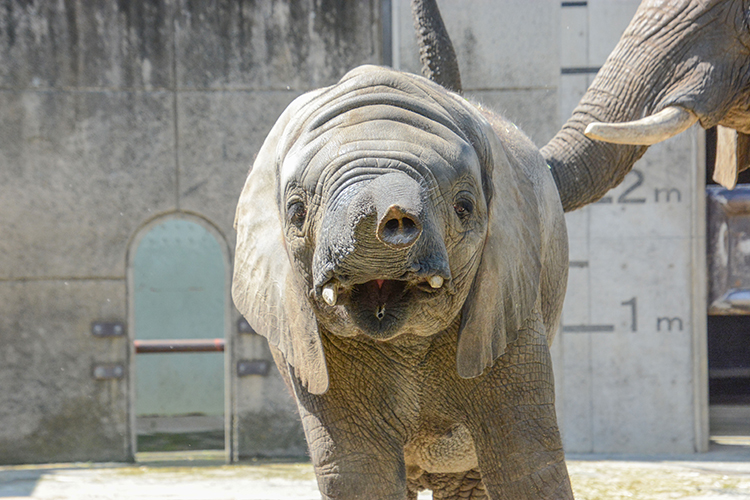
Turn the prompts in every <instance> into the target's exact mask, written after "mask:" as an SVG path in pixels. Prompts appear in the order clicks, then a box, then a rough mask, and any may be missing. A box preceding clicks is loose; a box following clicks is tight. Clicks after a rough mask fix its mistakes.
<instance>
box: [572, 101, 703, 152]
mask: <svg viewBox="0 0 750 500" xmlns="http://www.w3.org/2000/svg"><path fill="white" fill-rule="evenodd" d="M697 121H698V116H696V114H695V113H693V112H692V111H688V110H687V109H685V108H681V107H679V106H670V107H668V108H664V109H663V110H661V111H659V112H658V113H656V114H655V115H651V116H647V117H646V118H641V119H640V120H635V121H632V122H625V123H601V122H594V123H589V125H588V127H586V131H585V132H584V134H585V135H586V137H588V138H589V139H596V140H598V141H604V142H613V143H615V144H633V145H639V146H651V145H652V144H656V143H657V142H661V141H666V140H667V139H669V138H670V137H674V136H676V135H677V134H679V133H680V132H684V131H685V130H687V129H689V128H690V127H691V126H692V125H693V124H694V123H695V122H697Z"/></svg>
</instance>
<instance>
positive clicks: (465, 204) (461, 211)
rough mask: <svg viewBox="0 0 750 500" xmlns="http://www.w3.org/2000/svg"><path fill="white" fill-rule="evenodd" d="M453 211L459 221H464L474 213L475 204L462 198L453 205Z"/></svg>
mask: <svg viewBox="0 0 750 500" xmlns="http://www.w3.org/2000/svg"><path fill="white" fill-rule="evenodd" d="M453 210H454V211H455V212H456V215H458V218H459V219H461V220H464V219H466V218H467V217H469V216H470V215H471V213H472V212H473V211H474V204H473V203H472V202H471V201H470V200H467V199H465V198H461V199H458V200H456V202H455V203H454V204H453Z"/></svg>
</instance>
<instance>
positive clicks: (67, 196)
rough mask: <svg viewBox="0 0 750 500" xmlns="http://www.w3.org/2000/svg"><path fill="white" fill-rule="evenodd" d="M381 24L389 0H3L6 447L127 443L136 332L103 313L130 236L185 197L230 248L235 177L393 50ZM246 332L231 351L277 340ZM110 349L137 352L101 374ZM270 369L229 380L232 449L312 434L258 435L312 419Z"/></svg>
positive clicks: (258, 354) (124, 453) (8, 455)
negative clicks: (276, 126) (271, 141)
mask: <svg viewBox="0 0 750 500" xmlns="http://www.w3.org/2000/svg"><path fill="white" fill-rule="evenodd" d="M380 33H381V25H380V5H379V3H378V2H376V1H375V0H372V1H369V2H367V1H363V2H348V1H344V0H340V1H331V2H324V3H322V4H321V2H314V1H312V0H309V1H302V2H292V1H283V0H279V1H264V2H257V3H255V4H251V3H247V2H241V1H239V0H238V1H229V2H221V3H220V4H214V3H210V2H189V1H187V0H174V1H171V0H161V1H156V2H102V3H99V4H97V5H96V6H93V4H92V3H90V2H85V1H82V0H78V1H76V0H73V1H70V2H53V1H44V2H34V3H26V2H24V3H17V2H6V6H5V8H4V9H3V14H2V15H0V116H2V117H3V118H2V122H1V123H0V214H2V217H0V342H1V343H2V345H3V348H2V349H0V422H1V423H2V425H0V463H16V462H54V461H71V460H128V459H131V458H132V454H133V449H132V446H131V437H132V436H131V425H130V423H129V417H128V416H129V413H130V412H131V411H132V408H131V403H130V401H129V398H128V394H129V392H130V388H129V385H130V383H131V381H130V376H131V374H130V373H129V372H128V367H129V366H130V359H129V357H130V356H131V354H130V352H131V350H130V347H129V342H128V339H127V338H126V337H125V336H120V337H109V338H99V337H95V336H93V335H92V333H91V324H92V322H95V321H116V322H122V323H126V322H127V317H128V310H127V307H128V304H127V299H126V297H127V295H128V294H127V280H126V274H127V269H126V267H127V258H126V254H127V251H128V248H129V242H130V240H131V238H133V236H134V235H135V234H136V232H137V231H138V230H139V228H141V227H143V226H144V225H145V224H146V223H147V222H148V221H149V220H152V219H153V218H155V217H159V216H164V215H166V214H169V213H183V212H186V213H194V214H197V215H198V216H200V217H201V218H203V219H205V220H206V221H208V222H209V223H210V224H212V225H213V226H215V227H216V228H217V229H218V231H219V232H220V233H221V234H222V235H223V238H224V239H225V243H226V244H227V246H228V247H229V248H233V247H234V234H233V229H232V223H233V217H234V206H235V204H236V200H237V197H238V195H239V192H240V190H241V188H242V184H243V182H244V178H245V176H246V173H247V170H248V168H249V166H250V164H251V162H252V159H253V156H254V154H255V153H256V152H257V150H258V149H259V147H260V145H261V143H262V141H263V139H264V137H265V135H266V133H267V132H268V130H269V129H270V128H271V126H272V125H273V123H274V121H275V120H276V118H277V117H278V115H279V114H280V113H281V111H282V110H283V109H284V107H286V105H287V104H288V103H289V102H291V100H292V99H293V98H294V97H296V96H297V95H299V94H300V93H301V92H303V91H305V90H308V89H311V88H316V87H319V86H322V85H327V84H330V83H333V82H335V81H336V80H337V79H338V78H339V77H340V76H341V75H342V74H344V73H345V72H346V71H347V70H348V69H350V68H351V67H353V66H356V65H358V64H361V63H365V62H367V63H379V62H380V61H381V40H380V38H381V37H380ZM237 317H238V315H237V313H236V311H235V312H233V313H232V319H233V320H234V319H236V318H237ZM126 326H127V325H126ZM232 332H236V330H235V328H234V327H232ZM234 335H235V336H234V337H233V338H230V342H229V345H230V346H231V347H232V348H233V350H232V356H233V357H232V359H231V360H230V361H231V364H232V365H233V364H234V363H235V362H236V361H237V360H239V359H256V358H265V359H268V360H270V356H269V354H268V352H267V348H265V347H264V345H263V342H262V341H261V339H259V338H257V337H254V336H252V335H242V336H240V335H238V334H236V333H234ZM95 366H104V367H112V366H119V367H121V368H122V369H123V370H124V371H123V372H122V373H121V374H120V375H119V376H116V378H113V379H108V380H96V379H94V377H93V376H92V375H93V370H94V368H95ZM260 378H261V377H260V376H257V375H256V376H248V377H242V378H240V379H238V380H236V384H235V385H234V386H233V390H234V393H233V394H234V398H235V411H236V414H235V415H234V422H235V423H236V426H235V429H234V431H235V434H234V438H235V439H234V441H233V442H234V443H236V444H237V445H238V446H239V448H238V449H235V450H234V453H235V454H238V455H244V454H253V453H256V452H258V450H259V445H257V443H255V441H257V440H258V439H260V440H261V441H262V442H263V443H265V444H264V445H263V446H265V447H266V448H268V446H269V443H272V444H273V445H274V446H275V448H273V447H271V448H273V449H272V451H274V452H276V453H285V452H286V453H289V452H290V451H289V450H291V452H294V453H299V452H300V451H301V450H302V449H303V448H302V443H301V439H300V438H301V434H300V433H299V432H296V433H295V432H294V431H293V430H292V431H290V432H289V433H290V434H291V437H290V438H289V439H288V440H287V441H282V440H278V439H274V440H272V439H268V437H267V436H266V437H263V438H257V437H255V436H258V435H260V434H259V433H257V432H256V429H257V428H258V427H259V426H262V425H264V424H265V423H267V422H273V423H274V425H276V426H277V427H279V426H282V427H283V426H286V427H288V428H290V429H295V426H296V425H297V424H296V416H295V414H294V410H293V406H292V405H291V403H290V401H289V400H288V398H287V397H286V395H285V392H284V390H283V389H282V388H281V382H280V379H279V376H278V374H277V373H276V372H275V368H272V369H271V371H270V374H269V375H268V377H266V378H264V379H263V380H264V381H259V379H260ZM259 385H260V386H262V388H263V390H261V391H258V390H256V389H257V386H259ZM270 401H273V403H271V402H270ZM263 439H265V441H263ZM263 446H261V447H263Z"/></svg>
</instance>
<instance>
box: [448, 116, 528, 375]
mask: <svg viewBox="0 0 750 500" xmlns="http://www.w3.org/2000/svg"><path fill="white" fill-rule="evenodd" d="M511 127H513V126H512V125H511ZM506 132H507V133H509V134H510V135H511V137H507V138H504V139H506V140H507V141H509V142H511V143H514V141H518V139H519V137H515V136H516V135H518V136H520V138H521V139H522V140H521V142H520V144H521V148H520V151H518V150H516V151H513V150H512V149H511V148H509V149H507V150H506V149H505V148H504V147H503V145H502V144H501V142H500V140H499V139H498V137H497V135H496V134H495V133H493V132H491V131H490V132H488V133H487V134H486V137H487V140H488V142H489V143H490V144H489V150H490V152H491V154H490V155H488V156H489V158H487V159H486V160H485V161H484V167H483V168H485V169H487V170H486V172H484V182H485V183H486V185H485V193H486V194H485V195H486V196H487V197H488V198H489V202H488V207H487V208H488V225H487V236H486V239H485V242H484V248H483V251H482V256H481V262H480V264H479V268H478V270H477V273H476V276H475V278H474V284H473V287H472V289H471V292H470V293H469V296H468V297H467V299H466V302H465V303H464V307H463V310H462V316H461V326H460V329H459V337H458V352H457V355H456V364H457V368H458V374H459V375H460V376H461V377H463V378H471V377H476V376H479V375H481V374H482V372H483V371H484V370H485V368H487V367H488V366H491V365H492V364H493V363H494V362H495V360H496V359H497V358H498V357H500V356H501V355H502V354H503V353H504V352H505V349H506V345H507V344H508V343H510V342H513V341H514V340H516V339H517V337H518V331H519V330H520V329H521V328H523V326H524V323H525V322H526V320H527V319H528V318H529V317H530V316H531V315H532V313H533V309H534V306H535V304H536V301H537V297H538V295H539V281H540V274H541V225H540V219H539V207H538V203H537V197H536V195H535V192H534V186H533V184H532V182H531V179H530V178H529V177H528V175H527V174H526V171H525V169H526V168H528V166H529V165H530V163H527V162H528V161H529V160H530V158H528V156H530V154H533V151H534V150H533V149H532V150H531V151H526V147H525V146H526V144H527V142H529V141H528V139H526V138H525V136H523V134H521V133H520V132H519V131H518V130H517V129H515V128H513V130H506ZM515 143H516V144H518V143H517V142H515ZM529 145H530V143H529ZM531 147H532V148H533V146H531ZM506 153H507V154H506ZM540 159H541V157H540ZM487 184H488V185H487Z"/></svg>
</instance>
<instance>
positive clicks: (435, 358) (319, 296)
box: [232, 66, 572, 500]
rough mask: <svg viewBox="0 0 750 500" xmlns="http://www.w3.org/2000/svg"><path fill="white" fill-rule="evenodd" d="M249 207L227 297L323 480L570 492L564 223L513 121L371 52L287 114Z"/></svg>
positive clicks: (373, 488) (258, 169) (344, 485)
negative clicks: (372, 57)
mask: <svg viewBox="0 0 750 500" xmlns="http://www.w3.org/2000/svg"><path fill="white" fill-rule="evenodd" d="M236 225H237V251H236V260H235V275H234V283H233V290H232V292H233V297H234V300H235V303H236V304H237V307H238V308H239V310H240V311H241V312H242V314H243V315H244V316H245V317H246V318H247V319H248V321H249V322H250V324H251V325H252V326H253V328H255V330H256V331H257V332H258V333H260V334H261V335H263V336H265V337H266V338H267V339H268V341H269V344H270V345H271V347H272V351H273V352H274V357H275V360H276V363H277V366H278V368H279V370H280V371H281V373H282V374H284V375H285V377H286V380H287V382H288V384H289V385H290V387H291V389H292V390H293V392H294V394H295V395H296V399H297V402H298V408H299V412H300V415H301V417H302V424H303V426H304V430H305V435H306V437H307V441H308V444H309V448H310V455H311V459H312V462H313V464H314V467H315V472H316V475H317V478H318V484H319V487H320V490H321V493H322V495H323V498H326V499H329V498H336V499H368V500H372V499H405V498H416V494H417V491H418V490H419V489H424V488H429V489H433V491H434V498H488V497H489V498H493V499H499V498H515V499H518V498H521V499H522V498H534V499H540V498H572V493H571V489H570V482H569V479H568V475H567V470H566V467H565V462H564V456H563V451H562V446H561V442H560V437H559V433H558V428H557V422H556V417H555V408H554V390H553V376H552V369H551V363H550V355H549V345H550V343H551V342H552V338H553V335H554V333H555V330H556V328H557V324H558V321H559V316H560V311H561V307H562V300H563V296H564V293H565V283H566V280H567V261H568V257H567V240H566V230H565V224H564V218H563V211H562V206H561V204H560V200H559V197H558V194H557V191H556V189H555V184H554V180H553V178H552V175H551V174H550V172H549V169H548V168H547V166H546V165H545V162H544V159H543V158H542V156H541V155H540V154H539V152H538V150H537V149H536V148H535V147H534V146H533V145H532V144H531V142H530V141H529V140H528V139H527V138H526V137H525V136H524V135H523V134H522V133H521V132H519V131H518V129H517V128H516V127H515V126H513V125H512V124H510V123H508V122H507V121H505V120H504V119H502V118H500V117H497V116H494V115H492V114H490V113H489V112H487V111H484V110H481V109H479V108H478V107H477V106H475V105H473V104H471V103H469V102H468V101H467V100H465V99H463V98H461V97H460V96H458V95H456V94H453V93H451V92H449V91H447V90H445V89H444V88H443V87H441V86H439V85H437V84H435V83H433V82H431V81H429V80H427V79H425V78H422V77H419V76H415V75H409V74H404V73H399V72H396V71H392V70H388V69H384V68H378V67H373V66H363V67H360V68H358V69H355V70H353V71H351V72H350V73H348V74H347V75H346V76H344V77H343V79H342V80H341V81H340V82H339V83H338V84H336V85H334V86H332V87H328V88H325V89H321V90H318V91H314V92H311V93H308V94H306V95H303V96H302V97H300V98H298V99H297V100H295V101H294V102H293V103H292V104H291V105H290V106H289V108H288V109H287V110H286V111H285V112H284V114H283V115H282V116H281V117H280V118H279V120H278V122H277V123H276V125H275V126H274V128H273V130H272V131H271V132H270V134H269V135H268V137H267V139H266V141H265V143H264V145H263V147H262V149H261V151H260V153H259V154H258V157H257V159H256V161H255V164H254V166H253V169H252V171H251V173H250V175H249V176H248V179H247V182H246V184H245V187H244V189H243V192H242V195H241V197H240V200H239V205H238V207H237V219H236ZM332 304H333V305H332Z"/></svg>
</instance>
